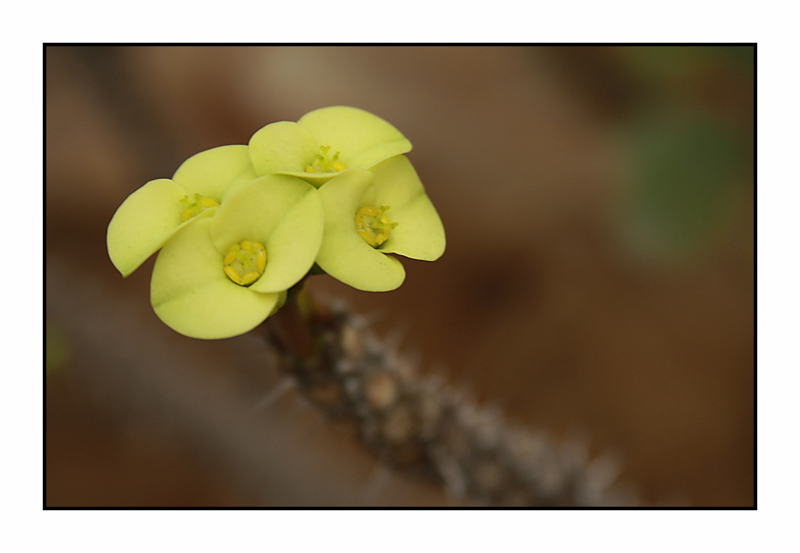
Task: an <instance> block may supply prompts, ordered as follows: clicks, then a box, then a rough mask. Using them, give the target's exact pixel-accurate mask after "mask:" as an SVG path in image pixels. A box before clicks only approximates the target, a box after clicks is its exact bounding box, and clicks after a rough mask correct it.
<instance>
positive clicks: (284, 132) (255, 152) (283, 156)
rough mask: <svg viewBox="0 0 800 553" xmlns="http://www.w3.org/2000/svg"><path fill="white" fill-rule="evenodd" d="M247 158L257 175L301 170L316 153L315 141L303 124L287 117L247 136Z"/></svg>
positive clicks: (299, 171) (303, 171)
mask: <svg viewBox="0 0 800 553" xmlns="http://www.w3.org/2000/svg"><path fill="white" fill-rule="evenodd" d="M249 148H250V159H251V160H252V162H253V167H254V168H255V170H256V172H257V173H258V174H259V175H269V174H271V173H277V172H282V173H283V172H290V173H293V174H294V173H302V174H301V175H299V176H300V177H301V178H303V175H305V174H306V173H305V168H306V165H307V164H309V163H311V162H312V161H314V159H315V156H316V155H317V154H318V153H320V150H319V144H318V143H317V142H316V140H315V139H314V136H313V135H312V134H311V133H310V132H309V131H308V130H307V129H306V128H304V127H302V126H300V125H298V124H297V123H292V122H289V121H280V122H278V123H272V124H270V125H267V126H266V127H263V128H262V129H260V130H259V131H257V132H256V133H255V134H254V135H253V137H252V138H251V139H250V144H249Z"/></svg>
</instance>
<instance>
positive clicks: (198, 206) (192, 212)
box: [179, 194, 219, 223]
mask: <svg viewBox="0 0 800 553" xmlns="http://www.w3.org/2000/svg"><path fill="white" fill-rule="evenodd" d="M179 201H180V203H182V204H183V205H185V206H186V209H184V210H183V213H182V214H181V223H185V222H186V221H188V220H189V219H191V218H192V217H197V216H198V215H200V214H201V213H202V212H203V211H205V210H206V209H209V208H212V207H218V206H219V202H218V201H217V200H215V199H214V198H209V197H207V196H201V195H200V194H195V195H194V201H191V200H190V199H189V196H188V195H186V196H184V197H183V199H181V200H179Z"/></svg>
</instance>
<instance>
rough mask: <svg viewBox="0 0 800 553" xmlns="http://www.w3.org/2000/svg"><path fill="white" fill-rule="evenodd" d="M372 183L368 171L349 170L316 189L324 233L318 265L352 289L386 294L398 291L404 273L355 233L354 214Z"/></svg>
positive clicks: (389, 258) (390, 258)
mask: <svg viewBox="0 0 800 553" xmlns="http://www.w3.org/2000/svg"><path fill="white" fill-rule="evenodd" d="M372 180H373V177H372V174H371V173H370V172H369V171H366V170H364V169H352V170H350V171H347V172H346V173H343V174H341V175H339V176H338V177H336V178H334V179H332V180H330V181H328V183H327V184H326V185H325V186H323V187H322V188H320V189H319V193H320V195H321V196H322V203H323V206H324V209H325V231H324V234H323V237H322V245H321V246H320V250H319V254H317V264H318V265H319V266H320V267H322V269H323V270H324V271H325V272H326V273H328V274H329V275H331V276H332V277H334V278H335V279H337V280H340V281H342V282H344V283H345V284H348V285H350V286H352V287H354V288H358V289H359V290H366V291H369V292H385V291H389V290H394V289H396V288H398V287H399V286H400V285H401V284H402V283H403V280H405V276H406V272H405V269H403V265H402V264H401V263H400V262H399V261H398V260H397V259H395V258H393V257H391V256H388V255H386V254H384V253H382V252H381V251H379V250H376V249H374V248H373V247H372V246H370V245H369V244H367V243H366V242H365V241H364V239H363V238H361V236H359V235H358V233H357V232H356V223H355V214H356V211H358V209H359V207H361V205H360V204H361V201H362V197H363V196H364V193H365V191H366V190H368V189H369V187H370V185H371V184H372Z"/></svg>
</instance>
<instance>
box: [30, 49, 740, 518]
mask: <svg viewBox="0 0 800 553" xmlns="http://www.w3.org/2000/svg"><path fill="white" fill-rule="evenodd" d="M45 77H46V104H45V107H46V143H45V146H46V240H47V260H46V318H47V327H46V346H47V379H46V475H45V476H46V497H45V502H46V505H50V506H117V505H118V506H195V505H207V506H239V505H266V506H293V505H362V504H363V505H424V506H428V505H448V504H449V503H448V500H447V498H446V497H445V495H444V494H443V493H442V492H441V491H440V490H435V489H429V488H428V487H426V486H424V485H417V484H415V483H409V482H407V481H406V480H405V479H403V478H401V477H397V476H396V475H392V476H390V477H389V479H388V481H387V482H386V483H385V485H384V486H383V487H378V486H377V485H376V482H378V481H380V478H377V479H376V478H375V477H374V476H372V475H374V474H379V472H376V464H375V462H374V461H373V460H372V459H371V458H370V457H369V456H368V455H367V454H365V453H363V452H362V451H361V450H360V448H359V447H358V445H357V444H356V443H355V442H354V440H353V439H352V437H351V436H350V435H349V434H347V433H346V432H344V431H342V430H340V429H338V428H336V427H335V426H333V425H330V424H327V423H326V422H325V421H323V420H321V419H320V417H319V415H317V414H316V413H315V412H314V410H313V409H312V408H311V407H308V406H306V405H305V404H304V403H303V402H302V400H300V399H299V398H297V397H296V396H294V395H292V393H289V394H287V395H285V396H283V397H281V398H280V399H279V400H278V401H277V402H275V403H274V404H272V405H270V406H269V407H268V408H266V409H261V410H256V409H254V407H255V406H256V405H257V404H258V402H259V401H260V400H261V399H262V398H263V397H264V396H265V395H266V394H268V392H269V391H270V389H271V388H272V387H273V386H274V385H275V383H276V382H277V380H278V377H277V375H276V374H275V371H274V370H273V369H272V368H271V367H270V366H269V364H268V362H267V359H266V356H265V355H264V351H263V350H264V348H263V344H262V343H261V341H260V340H259V338H258V337H257V336H253V335H248V336H242V337H239V338H235V339H231V340H225V341H217V342H201V341H197V340H192V339H189V338H184V337H182V336H180V335H178V334H176V333H174V332H173V331H171V330H170V329H169V328H167V327H166V326H164V325H163V324H162V323H161V322H160V321H159V320H158V319H157V318H156V316H155V315H154V314H153V312H152V309H151V308H150V305H149V276H150V270H151V268H152V263H153V260H152V259H151V260H150V261H148V262H147V263H146V264H145V265H144V266H143V267H142V268H140V269H139V270H138V271H137V272H136V273H134V275H132V276H131V277H129V278H128V279H122V278H121V277H120V275H119V274H118V273H117V272H116V270H115V269H114V267H113V266H112V265H111V263H110V261H109V260H108V256H107V253H106V248H105V231H106V227H107V225H108V222H109V220H110V219H111V216H112V215H113V213H114V211H115V210H116V208H117V207H118V206H119V204H120V203H121V202H122V201H123V200H124V199H125V198H126V197H127V196H128V195H129V194H130V193H131V192H133V191H134V190H135V189H137V188H138V187H140V186H141V185H142V184H144V183H145V182H146V181H148V180H151V179H154V178H159V177H170V176H171V175H172V173H173V172H174V171H175V169H177V167H178V166H179V165H180V163H181V162H182V161H183V160H185V159H186V158H188V157H189V156H191V155H193V154H195V153H197V152H199V151H201V150H206V149H209V148H212V147H215V146H220V145H224V144H246V143H247V141H248V140H249V137H250V136H251V135H252V134H253V133H254V132H255V131H256V130H258V129H259V128H260V127H262V126H264V125H266V124H268V123H271V122H274V121H279V120H290V121H294V120H297V119H298V118H299V117H300V116H302V115H303V114H304V113H306V112H308V111H311V110H313V109H316V108H319V107H324V106H329V105H337V104H343V105H351V106H356V107H360V108H363V109H366V110H368V111H370V112H373V113H375V114H377V115H379V116H381V117H383V118H385V119H386V120H388V121H389V122H391V123H392V124H393V125H395V126H396V127H397V128H398V129H400V131H401V132H403V133H404V134H405V135H406V136H407V137H408V138H409V139H410V140H411V142H412V143H413V145H414V150H413V151H412V152H411V154H410V156H409V157H410V158H411V160H412V161H413V163H414V164H415V167H416V168H417V171H418V172H419V174H420V176H421V178H422V180H423V182H424V183H425V185H426V187H427V190H428V194H429V196H430V197H431V198H432V200H433V202H434V204H435V205H436V206H437V209H438V210H439V213H440V215H441V217H442V219H443V221H444V223H445V228H446V231H447V239H448V244H447V251H446V253H445V255H444V257H443V258H442V259H440V260H439V261H437V262H435V263H424V262H414V261H408V260H405V259H403V263H404V265H405V266H406V269H407V273H408V277H407V280H406V283H405V284H404V285H403V286H402V287H401V288H400V289H399V290H397V291H395V292H391V293H385V294H370V293H366V292H358V291H356V290H352V289H348V288H347V287H346V286H344V285H341V284H339V283H338V282H336V281H334V280H333V279H331V278H329V277H315V279H312V284H311V287H312V289H313V290H315V291H316V292H317V293H320V294H324V295H327V296H331V297H342V298H345V299H346V300H347V301H348V302H349V303H350V304H351V305H352V306H353V307H354V308H355V310H357V311H359V312H362V313H365V314H370V313H377V314H378V315H379V316H380V318H379V319H378V320H377V322H376V323H375V326H376V329H377V330H378V331H379V332H381V333H388V332H392V331H396V330H398V329H401V330H405V332H406V333H405V341H404V342H403V345H402V346H401V347H402V349H403V350H404V351H412V352H416V353H418V354H419V357H420V359H421V365H422V366H423V367H424V368H425V369H426V370H442V371H446V372H447V374H448V375H449V376H450V377H451V379H452V380H453V381H455V382H459V383H464V384H466V385H468V386H469V387H471V388H472V389H473V390H474V391H475V393H476V394H477V396H478V397H479V398H481V399H482V400H487V401H493V402H497V403H499V404H501V405H503V406H505V408H506V411H507V413H508V414H509V416H510V417H511V418H512V419H513V420H515V421H518V422H522V423H524V424H526V425H529V426H531V427H535V428H539V429H543V430H546V431H547V432H548V433H550V434H551V435H552V436H553V437H555V438H561V437H564V436H571V435H574V434H575V433H578V434H581V435H586V436H589V437H590V439H591V446H592V453H593V454H599V453H603V452H606V451H613V452H616V453H617V454H619V455H620V457H621V458H622V459H623V460H624V463H625V467H626V470H625V472H624V473H623V475H622V479H623V480H625V481H628V482H631V483H634V484H635V485H636V486H637V488H638V490H639V493H640V495H641V497H642V499H644V500H645V501H647V502H650V503H657V502H671V503H677V504H691V505H697V506H752V505H753V504H754V447H755V442H754V185H753V170H754V167H753V165H754V160H753V144H754V138H753V134H754V103H753V102H754V98H753V95H754V94H753V93H754V52H753V48H752V47H288V46H287V47H61V46H58V47H54V46H51V47H46V48H45Z"/></svg>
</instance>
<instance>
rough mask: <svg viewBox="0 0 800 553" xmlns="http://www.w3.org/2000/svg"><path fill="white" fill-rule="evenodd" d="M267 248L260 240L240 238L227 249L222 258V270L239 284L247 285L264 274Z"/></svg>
mask: <svg viewBox="0 0 800 553" xmlns="http://www.w3.org/2000/svg"><path fill="white" fill-rule="evenodd" d="M266 267H267V249H266V248H265V247H264V244H262V243H261V242H255V241H253V240H242V241H241V242H239V243H238V244H234V245H233V246H231V247H230V249H228V253H226V254H225V257H224V258H223V259H222V270H223V271H225V274H226V275H228V278H229V279H231V280H232V281H233V282H235V283H236V284H238V285H239V286H249V285H251V284H253V283H254V282H255V281H257V280H258V279H259V277H260V276H261V275H263V274H264V269H265V268H266Z"/></svg>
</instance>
